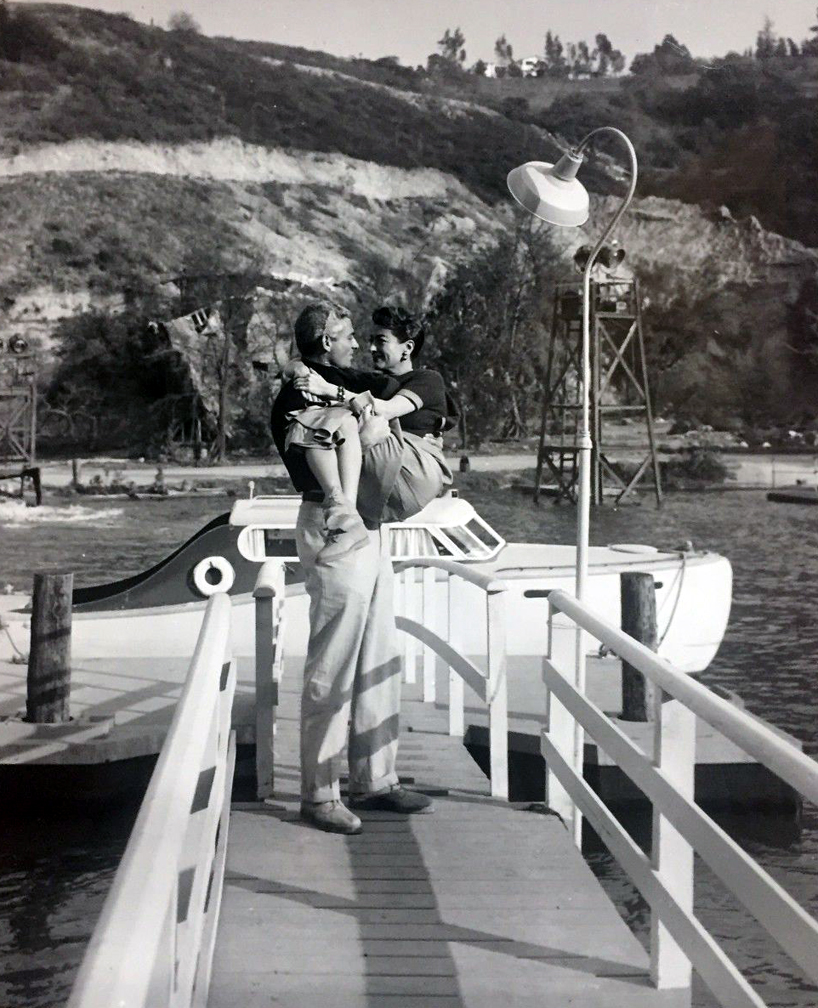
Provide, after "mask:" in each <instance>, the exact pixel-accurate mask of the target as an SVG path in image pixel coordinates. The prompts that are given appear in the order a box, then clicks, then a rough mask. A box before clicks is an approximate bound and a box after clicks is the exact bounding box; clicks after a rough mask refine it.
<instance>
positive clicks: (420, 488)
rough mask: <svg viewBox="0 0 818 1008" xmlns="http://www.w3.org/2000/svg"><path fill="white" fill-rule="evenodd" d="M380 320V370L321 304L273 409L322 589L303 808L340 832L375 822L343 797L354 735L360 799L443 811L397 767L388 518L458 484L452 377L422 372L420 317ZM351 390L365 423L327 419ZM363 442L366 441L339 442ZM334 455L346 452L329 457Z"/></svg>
mask: <svg viewBox="0 0 818 1008" xmlns="http://www.w3.org/2000/svg"><path fill="white" fill-rule="evenodd" d="M373 321H374V325H375V328H374V330H373V333H372V340H371V348H372V353H373V362H374V363H375V366H376V367H377V368H378V370H377V371H374V372H366V371H359V370H355V369H353V368H351V367H350V364H351V361H352V357H353V354H354V351H355V349H356V348H357V341H356V340H355V335H354V331H353V327H352V323H351V320H350V318H349V314H348V313H347V312H346V311H345V310H344V309H343V308H340V307H338V306H336V305H333V304H330V303H321V304H313V305H308V306H307V307H306V308H305V309H304V311H302V312H301V315H300V316H299V318H298V320H297V321H296V325H295V336H296V343H297V345H298V349H299V352H300V353H301V360H302V363H303V364H304V365H306V368H307V370H306V371H305V370H304V369H303V368H298V369H296V371H295V376H294V378H293V380H291V381H287V382H285V384H284V385H283V387H282V389H281V392H280V393H279V395H278V397H277V398H276V401H275V403H274V405H273V413H272V432H273V438H274V440H275V442H276V446H277V448H278V450H279V453H280V454H281V457H282V459H283V461H284V464H285V465H286V467H287V470H288V472H289V474H290V477H291V479H292V481H293V484H294V486H295V489H296V490H297V491H299V492H300V493H301V494H302V504H301V508H300V510H299V515H298V521H297V525H296V542H297V546H298V555H299V558H300V560H301V564H302V567H303V570H304V579H305V586H306V589H307V593H308V594H309V597H310V636H309V643H308V648H307V658H306V662H305V667H304V688H303V692H302V706H301V794H302V804H301V816H302V818H303V819H304V820H305V821H308V822H310V823H312V824H313V825H315V826H317V827H318V828H321V829H325V830H328V831H331V832H339V833H357V832H359V831H360V829H361V823H360V819H359V818H358V817H357V816H356V815H355V814H354V812H352V811H351V810H350V809H348V808H346V806H344V805H343V803H342V802H341V798H340V783H339V782H340V775H341V769H342V758H341V757H342V753H343V749H344V747H345V745H346V744H347V735H348V763H349V793H350V804H351V805H352V807H353V808H370V809H384V810H389V811H397V812H405V813H415V812H428V811H431V802H430V801H429V799H428V798H427V797H426V796H424V795H421V794H417V793H414V792H411V791H407V790H406V789H405V788H403V787H401V785H400V783H399V781H398V778H397V774H396V772H395V759H396V754H397V743H398V717H399V712H400V688H401V678H402V670H401V661H400V657H399V654H398V648H397V642H396V633H395V620H394V611H393V589H392V563H391V559H390V556H389V542H388V535H387V534H385V533H382V530H381V523H382V522H384V521H395V520H400V518H401V517H408V515H410V514H413V513H415V512H416V511H418V510H420V508H421V507H422V506H423V504H424V503H427V502H428V500H430V499H431V498H432V497H434V496H436V495H437V493H439V492H440V489H441V487H442V486H443V485H445V483H446V481H447V480H448V481H450V479H451V476H450V474H449V473H448V470H447V469H446V468H445V462H444V461H443V456H442V452H441V450H440V444H439V434H440V432H441V431H442V428H443V426H444V424H445V418H446V415H447V406H446V402H447V400H446V394H445V389H444V387H443V382H442V379H440V376H439V375H436V373H435V372H428V371H417V372H415V371H414V366H413V365H414V359H415V358H416V357H417V354H418V352H419V350H420V346H422V331H421V330H420V328H419V327H417V326H416V324H415V323H414V320H413V319H411V317H410V316H408V315H407V314H406V313H405V312H402V311H401V310H399V309H394V308H384V309H378V311H376V312H375V313H374V314H373ZM350 395H353V396H357V397H359V399H358V404H359V406H360V412H361V415H362V417H363V422H356V423H354V424H350V422H349V421H348V420H346V419H345V417H343V416H341V417H340V422H339V423H336V421H337V420H339V417H338V416H337V415H335V414H332V415H330V414H329V413H327V412H325V413H324V414H322V415H320V416H319V411H320V410H322V409H323V410H326V409H327V406H329V410H330V411H331V410H332V409H337V406H338V405H339V404H340V405H342V406H344V407H345V403H346V400H347V399H348V398H349V397H350ZM323 404H327V405H323ZM330 404H331V405H330ZM310 412H311V414H312V415H309V414H310ZM398 417H400V418H401V419H400V421H397V419H396V418H398ZM304 421H306V422H304ZM299 428H303V431H306V432H307V433H306V434H305V433H303V431H302V430H300V429H299ZM294 432H295V433H294ZM339 432H340V433H339ZM316 433H318V434H319V435H320V436H318V437H316V436H315V435H316ZM356 439H357V442H358V444H359V446H360V447H355V446H354V444H353V446H352V451H351V452H349V451H347V452H343V451H339V449H342V448H343V446H344V444H346V443H347V442H348V441H352V442H355V441H356ZM348 447H349V446H348ZM326 452H332V453H333V454H334V456H335V457H334V458H333V459H332V460H330V461H328V456H326V455H324V457H323V459H319V461H318V463H317V464H316V462H315V459H316V458H317V457H318V453H326ZM356 482H357V485H356ZM353 495H354V496H353ZM420 502H423V503H420ZM353 510H355V511H356V513H355V514H352V512H353Z"/></svg>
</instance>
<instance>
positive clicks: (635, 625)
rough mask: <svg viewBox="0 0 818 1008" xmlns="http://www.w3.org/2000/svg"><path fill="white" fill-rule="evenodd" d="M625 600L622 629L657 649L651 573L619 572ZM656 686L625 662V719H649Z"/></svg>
mask: <svg viewBox="0 0 818 1008" xmlns="http://www.w3.org/2000/svg"><path fill="white" fill-rule="evenodd" d="M619 584H620V593H621V600H622V629H623V631H624V632H625V633H626V634H630V636H631V637H634V638H635V639H636V640H638V641H640V643H642V644H644V645H645V646H646V647H649V648H650V649H651V651H656V649H657V647H658V634H657V630H656V587H655V585H654V582H653V575H652V574H645V573H641V572H629V573H627V574H620V575H619ZM653 693H654V687H653V686H652V685H651V684H650V683H647V682H646V681H645V677H644V676H643V675H642V673H641V672H639V671H637V670H636V669H635V668H634V667H633V666H632V665H629V664H628V663H627V662H626V661H623V662H622V719H623V720H624V721H648V720H652V719H653V716H654V703H653Z"/></svg>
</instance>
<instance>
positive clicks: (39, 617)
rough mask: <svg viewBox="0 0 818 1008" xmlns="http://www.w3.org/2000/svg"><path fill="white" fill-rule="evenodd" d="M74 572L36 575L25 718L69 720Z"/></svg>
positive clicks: (43, 722) (40, 721)
mask: <svg viewBox="0 0 818 1008" xmlns="http://www.w3.org/2000/svg"><path fill="white" fill-rule="evenodd" d="M73 587H74V575H73V574H35V575H34V596H33V598H32V603H31V649H30V651H29V658H28V676H27V678H26V720H27V721H31V722H34V723H40V724H55V723H58V722H61V721H68V720H69V717H70V711H69V694H70V692H71V595H72V592H73Z"/></svg>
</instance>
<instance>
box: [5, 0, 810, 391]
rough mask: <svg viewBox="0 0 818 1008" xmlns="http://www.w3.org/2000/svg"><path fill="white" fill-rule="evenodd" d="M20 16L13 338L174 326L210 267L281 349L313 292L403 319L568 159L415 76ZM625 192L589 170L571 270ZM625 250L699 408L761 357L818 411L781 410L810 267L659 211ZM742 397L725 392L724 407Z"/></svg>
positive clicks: (527, 131)
mask: <svg viewBox="0 0 818 1008" xmlns="http://www.w3.org/2000/svg"><path fill="white" fill-rule="evenodd" d="M26 10H28V11H35V12H38V17H39V18H40V23H41V24H42V25H45V26H46V29H47V30H48V32H49V38H50V39H51V49H48V48H47V47H46V48H45V49H44V48H42V47H40V49H38V50H37V52H33V53H29V54H28V55H27V56H25V58H22V59H20V60H19V61H16V62H11V61H8V60H5V61H4V60H2V59H0V124H1V128H0V213H2V214H3V220H4V228H3V230H2V232H0V323H2V325H3V327H4V331H5V332H6V333H8V334H12V333H14V332H20V333H22V334H24V335H32V334H39V335H41V336H42V337H43V339H44V340H45V341H46V343H47V342H48V340H49V339H50V336H51V333H52V331H53V329H54V327H55V325H57V324H58V323H59V322H60V320H61V319H65V318H67V317H71V316H74V315H76V314H77V313H78V312H83V311H88V310H89V309H95V310H97V311H102V312H103V313H110V312H116V311H121V309H122V307H123V305H124V304H125V300H126V299H127V298H128V297H129V296H130V293H129V292H133V291H134V290H136V291H139V290H142V291H145V290H149V291H153V293H154V294H156V293H157V292H158V294H159V296H160V299H161V298H164V300H165V302H166V304H167V311H171V310H172V308H173V306H172V304H171V301H172V295H173V293H174V290H175V288H173V287H171V286H169V285H167V284H165V283H163V281H166V280H167V279H168V278H171V277H174V276H177V275H178V274H179V273H180V272H182V271H184V270H186V269H188V268H191V265H192V264H195V263H197V262H198V263H200V264H201V263H202V262H204V261H207V262H209V263H210V264H215V266H216V268H218V269H222V270H227V271H235V270H238V271H241V270H245V271H251V272H253V273H258V274H260V275H263V276H267V277H270V278H276V279H277V284H278V286H277V290H279V289H280V290H281V291H283V293H282V294H281V296H280V297H278V298H277V300H276V311H277V312H278V313H279V314H278V316H277V318H276V319H275V324H274V328H276V330H277V331H280V332H282V333H283V332H287V331H289V325H290V323H291V321H292V317H293V315H294V313H295V312H296V311H297V310H298V308H299V307H300V305H301V304H303V302H304V300H305V298H307V297H309V296H310V291H315V292H320V293H322V294H327V293H329V294H331V296H333V297H336V298H338V299H339V300H342V301H344V302H345V303H347V304H348V305H349V306H350V307H351V308H352V309H353V310H354V311H355V312H356V313H357V314H358V315H359V316H360V317H364V316H365V315H366V310H367V308H368V307H369V306H370V305H371V304H372V302H373V301H376V300H382V299H384V298H386V297H389V298H395V297H401V296H407V295H411V298H412V300H413V301H414V302H416V303H419V301H420V300H421V299H422V297H423V295H424V291H425V292H427V293H428V291H429V290H430V289H434V286H435V285H436V284H439V283H440V282H441V277H442V276H445V273H446V270H447V269H449V268H451V266H452V265H453V264H455V263H457V262H461V261H463V260H467V259H469V258H470V257H473V256H474V255H475V253H476V252H478V250H479V249H481V248H483V247H484V246H485V245H486V244H487V243H492V242H494V241H497V240H498V239H500V238H501V237H502V236H503V235H508V234H509V233H511V232H513V230H514V223H515V221H518V220H521V219H522V216H523V215H518V216H516V217H515V215H514V213H513V212H512V209H511V202H510V200H509V199H508V197H507V194H506V193H505V175H506V172H507V171H508V169H509V168H511V167H513V166H514V165H515V164H517V163H519V162H521V161H524V160H528V159H529V158H531V157H538V158H549V157H551V158H553V157H554V156H556V154H557V153H558V147H557V143H556V141H555V139H554V137H553V136H552V135H551V134H550V133H548V132H546V131H545V130H543V129H542V128H541V127H539V126H537V125H535V124H521V123H520V122H517V121H514V120H512V119H510V118H508V117H507V116H505V115H501V114H498V111H497V109H495V108H488V107H484V106H481V105H480V104H479V103H477V102H474V101H469V100H466V99H465V98H464V97H459V98H452V97H451V96H450V97H441V96H439V95H435V94H430V93H428V92H426V91H421V90H419V89H418V81H417V79H416V77H415V76H413V75H411V74H409V73H404V72H403V71H401V70H400V68H394V67H386V68H382V67H378V66H375V65H371V64H367V65H363V64H361V62H360V61H343V60H338V59H336V58H334V57H329V56H326V54H319V53H308V52H305V51H298V52H295V53H292V52H290V51H288V50H286V49H285V48H284V47H274V46H270V45H267V44H264V45H262V44H260V43H240V42H236V41H234V40H228V39H207V38H203V37H201V36H197V35H189V34H180V33H169V32H164V31H162V30H161V29H159V28H152V27H151V28H149V27H146V26H144V25H139V24H136V23H135V22H133V21H131V20H130V19H128V18H126V17H124V16H118V15H106V14H102V13H100V12H95V11H88V10H84V9H77V8H72V7H67V6H53V7H52V6H50V5H48V6H45V5H44V6H41V7H39V8H38V7H37V6H36V5H26ZM293 60H296V61H297V62H293ZM618 175H621V171H614V170H613V167H612V165H611V163H610V162H608V161H606V160H605V159H604V158H599V159H598V160H596V161H593V162H591V163H590V164H589V165H586V166H585V167H583V170H582V177H583V180H584V181H585V182H586V184H588V186H589V188H591V189H592V190H593V191H594V193H595V194H598V195H595V196H594V207H593V208H592V215H591V222H590V224H589V225H587V226H586V227H585V228H584V229H582V230H579V231H573V230H571V231H560V230H559V229H555V230H554V232H553V233H554V241H555V242H556V243H557V244H558V245H559V246H560V247H561V248H562V249H563V251H564V252H565V253H566V257H567V256H568V255H570V254H571V253H572V252H573V250H574V249H575V248H576V246H578V245H579V244H582V243H584V242H587V241H588V240H590V239H592V237H593V235H594V233H596V229H597V228H598V227H599V223H598V222H599V221H600V220H602V219H604V218H605V216H606V215H607V213H608V212H610V211H611V210H612V207H613V205H614V203H613V202H611V203H606V200H609V199H612V197H610V196H606V195H605V194H606V193H610V192H611V191H613V190H614V189H616V188H617V186H618V185H619V183H618V182H617V181H616V177H617V176H618ZM619 234H620V237H621V240H622V243H623V245H624V247H625V248H626V249H627V251H628V260H627V262H628V263H631V264H633V266H634V267H635V269H636V270H637V272H639V273H640V274H641V275H642V277H643V281H644V283H643V287H644V289H645V291H646V292H647V293H648V295H649V297H650V298H651V301H652V304H653V305H654V306H660V307H662V310H663V311H664V310H665V309H667V311H666V312H665V314H664V316H663V317H662V320H661V324H662V326H663V327H664V330H663V333H664V332H665V330H667V331H668V333H669V334H668V335H663V336H662V340H664V342H665V343H666V342H668V341H669V342H670V343H673V332H672V330H674V327H675V329H676V330H678V332H679V333H682V334H684V339H682V336H678V335H677V337H676V342H677V343H678V342H680V341H681V342H684V340H689V342H690V353H689V354H688V356H687V358H686V363H685V360H684V354H682V357H681V358H680V361H679V362H676V363H675V364H674V366H675V367H679V366H681V365H682V364H684V365H685V366H686V367H688V369H689V371H690V375H691V378H690V381H691V387H695V385H696V383H697V382H698V384H699V385H700V386H704V387H706V393H707V395H709V397H710V398H711V399H713V401H716V400H718V398H719V396H720V394H721V393H720V385H721V383H723V382H725V383H726V382H729V380H730V376H731V371H732V370H735V368H733V363H734V362H735V361H736V360H742V359H743V357H744V356H746V353H745V351H747V348H752V353H753V354H754V355H756V357H758V360H759V362H760V363H759V365H758V367H759V369H760V370H763V368H764V366H765V365H764V362H765V361H769V362H770V370H771V374H772V373H774V378H775V395H777V396H779V398H781V399H782V400H783V401H784V402H785V404H786V403H787V402H789V401H790V400H791V402H792V403H793V404H798V405H799V408H800V404H801V403H802V402H804V401H809V396H804V395H800V393H799V394H798V395H795V394H794V395H793V396H791V397H790V400H788V398H787V397H788V392H787V387H788V386H787V383H788V382H790V380H791V379H790V377H789V374H790V370H789V369H790V367H791V362H790V359H789V357H788V353H789V351H788V349H787V348H788V342H789V341H790V332H789V329H788V326H789V325H790V310H791V307H792V305H793V304H794V303H795V302H796V301H797V300H798V298H799V297H801V296H802V294H803V291H804V290H805V289H806V288H807V287H808V286H809V284H810V283H813V282H814V278H815V276H816V255H815V253H813V252H811V251H809V250H808V249H806V248H804V247H803V246H802V245H799V244H798V242H795V241H792V240H789V239H786V238H782V237H780V236H778V235H774V234H772V233H770V232H769V231H766V230H765V229H764V228H763V227H761V226H760V225H759V224H758V222H757V221H754V220H753V219H752V218H745V219H743V220H733V219H732V218H731V217H730V216H729V214H727V215H724V214H714V213H713V212H712V211H710V210H703V209H701V208H700V207H698V206H695V205H691V204H682V203H679V202H677V201H674V200H667V199H660V198H656V197H647V198H643V199H640V200H637V201H635V203H634V206H633V208H632V210H631V212H630V213H629V214H628V215H627V216H626V218H625V219H624V221H623V223H622V225H621V228H620V232H619ZM211 268H212V266H211ZM566 268H567V264H566ZM686 291H693V292H696V294H695V297H693V296H692V295H691V296H690V297H687V299H686V300H685V298H684V297H680V296H679V295H680V294H683V293H684V292H686ZM177 293H178V292H177ZM705 301H706V303H707V304H706V307H707V313H709V315H708V318H705V317H704V314H705V313H704V312H703V308H702V305H703V304H704V302H705ZM680 312H681V313H682V314H683V315H684V316H685V317H682V318H680V317H679V313H680ZM674 313H676V314H675V315H674ZM697 313H702V317H701V321H699V319H698V318H697V317H696V315H697ZM546 314H547V313H543V314H542V315H541V316H540V317H539V319H538V320H536V325H534V326H533V329H532V332H535V333H536V334H537V335H536V339H537V340H538V341H539V340H541V338H542V318H544V317H546ZM713 318H716V319H717V320H718V321H717V324H714V323H713V321H712V319H713ZM657 324H658V323H657ZM694 344H695V346H694ZM700 344H701V345H700ZM663 345H664V344H663ZM538 346H539V343H538V344H537V346H536V347H535V346H533V344H532V347H531V348H530V349H531V352H532V353H537V352H538ZM683 349H686V348H683ZM657 358H658V352H657ZM744 394H745V393H744V391H742V390H739V391H736V390H735V389H734V390H733V391H731V392H730V395H729V397H728V398H729V406H728V407H727V408H728V409H729V410H735V409H738V408H740V402H741V396H742V395H744Z"/></svg>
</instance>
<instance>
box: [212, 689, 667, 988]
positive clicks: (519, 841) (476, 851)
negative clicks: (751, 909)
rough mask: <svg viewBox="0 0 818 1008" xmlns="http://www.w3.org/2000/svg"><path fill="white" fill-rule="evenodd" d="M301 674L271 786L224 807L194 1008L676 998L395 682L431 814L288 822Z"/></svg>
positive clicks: (584, 883)
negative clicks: (204, 980)
mask: <svg viewBox="0 0 818 1008" xmlns="http://www.w3.org/2000/svg"><path fill="white" fill-rule="evenodd" d="M299 678H300V676H298V675H296V674H291V673H290V671H289V670H288V674H287V675H286V676H285V683H284V684H283V685H284V689H283V691H282V696H281V705H280V707H279V730H278V734H277V784H278V786H279V787H280V789H281V792H280V796H279V797H278V798H277V799H276V800H275V801H272V802H269V803H265V804H262V803H253V804H236V805H234V806H233V810H232V813H231V818H230V835H229V849H228V861H227V873H226V876H225V886H224V897H223V903H222V911H221V918H220V923H219V932H218V936H217V941H216V954H215V962H214V969H213V979H212V984H211V993H210V999H209V1005H210V1008H234V1006H235V1005H242V1008H261V1006H272V1005H281V1006H292V1008H312V1006H335V1005H338V1006H350V1008H353V1006H354V1008H357V1006H372V1008H379V1006H384V1008H386V1006H389V1008H398V1006H412V1008H415V1006H417V1008H421V1006H423V1005H427V1006H431V1005H435V1006H446V1008H448V1006H452V1008H453V1006H460V1005H462V1006H468V1008H489V1006H491V1008H495V1006H497V1005H498V1004H502V1005H539V1006H548V1005H554V1006H563V1005H572V1006H578V1008H585V1006H589V1008H590V1006H599V1008H614V1006H618V1005H628V1006H629V1008H631V1006H632V1008H639V1006H670V1005H674V1006H675V1005H679V1004H682V1003H683V1000H682V999H680V998H679V995H678V994H668V993H664V994H660V993H658V992H657V991H655V990H653V988H652V987H651V986H650V982H649V979H648V973H647V957H646V954H645V952H644V950H643V949H642V947H641V946H640V945H639V943H638V942H637V941H636V939H635V938H634V937H633V936H632V935H631V933H630V931H629V930H628V929H627V927H626V926H625V924H624V923H623V922H622V920H621V919H620V917H619V916H618V914H617V912H616V910H615V909H614V907H613V905H612V904H611V903H610V901H609V900H608V898H607V897H606V896H605V894H604V892H603V891H602V889H601V888H600V886H599V884H598V883H597V881H596V880H595V878H594V877H593V875H592V873H591V872H590V870H589V869H588V867H587V866H586V864H585V862H584V861H583V859H582V857H581V855H580V854H579V852H578V851H577V850H576V849H575V848H574V846H573V845H572V843H571V841H570V839H569V836H568V833H567V832H566V830H565V829H564V827H563V826H562V823H561V822H560V821H559V820H558V819H556V818H554V817H553V816H549V815H543V814H539V813H537V812H533V811H525V810H524V809H523V808H521V807H519V806H514V805H508V804H506V803H501V802H497V801H494V800H492V799H491V798H490V797H489V796H488V786H487V781H486V779H485V777H483V775H482V773H481V772H480V770H479V769H478V768H477V766H476V764H475V763H474V762H473V761H472V759H471V757H470V756H469V754H468V753H467V751H466V750H465V748H464V747H463V745H462V742H461V740H460V739H453V738H450V737H449V736H448V734H446V725H445V712H444V711H443V710H442V709H440V708H438V709H436V708H435V706H434V705H424V704H422V703H421V702H420V701H419V700H418V691H417V688H416V687H413V686H405V688H404V695H405V699H404V704H403V726H402V734H401V743H400V747H401V748H400V766H399V769H400V771H401V775H402V777H403V779H404V781H408V780H412V781H413V783H414V786H415V787H417V788H419V789H421V790H426V791H428V792H429V793H434V794H435V812H434V813H433V814H431V815H419V816H414V817H412V816H399V815H394V814H389V813H365V814H364V816H363V819H364V832H363V833H362V834H361V835H359V836H354V837H342V836H334V835H330V834H326V833H321V832H319V831H317V830H314V829H312V828H310V827H307V826H305V825H303V824H302V823H301V822H300V821H299V820H298V818H297V813H298V803H297V787H298V760H297V742H298V737H297V725H298V721H297V718H298V696H297V691H296V685H297V682H298V679H299Z"/></svg>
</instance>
